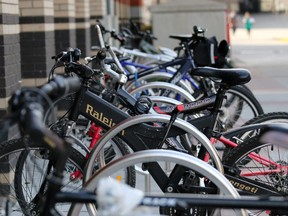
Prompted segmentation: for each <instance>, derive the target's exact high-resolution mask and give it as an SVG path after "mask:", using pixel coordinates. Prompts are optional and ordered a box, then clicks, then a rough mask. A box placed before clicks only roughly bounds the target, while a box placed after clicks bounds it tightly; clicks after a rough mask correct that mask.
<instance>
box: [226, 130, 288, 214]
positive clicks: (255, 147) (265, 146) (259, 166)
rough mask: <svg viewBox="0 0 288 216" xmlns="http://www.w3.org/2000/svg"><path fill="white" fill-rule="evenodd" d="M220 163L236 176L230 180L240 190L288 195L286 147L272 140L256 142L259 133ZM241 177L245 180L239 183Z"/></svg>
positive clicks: (241, 179)
mask: <svg viewBox="0 0 288 216" xmlns="http://www.w3.org/2000/svg"><path fill="white" fill-rule="evenodd" d="M223 164H224V166H226V168H227V170H226V172H225V173H228V174H231V175H232V176H233V178H234V179H237V181H232V184H233V185H234V186H235V187H236V188H238V189H239V191H241V192H242V193H245V194H247V193H248V194H250V195H262V196H269V195H287V192H288V178H287V170H288V166H287V165H288V154H287V149H284V148H282V147H280V146H276V145H273V144H271V143H259V142H258V136H254V137H252V138H250V139H248V140H245V141H244V142H243V143H241V145H239V146H238V147H236V148H234V149H232V150H231V151H230V152H229V153H228V155H227V156H226V157H225V158H224V160H223ZM240 181H243V182H244V183H243V182H242V184H240V183H239V182H240ZM245 182H246V184H247V185H245ZM248 184H253V185H254V187H249V186H248ZM248 189H249V190H248ZM251 211H252V210H251ZM253 214H254V215H265V214H266V215H283V214H284V213H283V212H277V211H276V210H273V211H270V210H269V209H267V210H265V211H261V212H260V211H259V210H258V211H254V212H253ZM285 214H287V212H285Z"/></svg>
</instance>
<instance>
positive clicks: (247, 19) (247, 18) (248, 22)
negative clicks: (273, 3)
mask: <svg viewBox="0 0 288 216" xmlns="http://www.w3.org/2000/svg"><path fill="white" fill-rule="evenodd" d="M242 22H243V23H244V25H245V29H246V30H247V32H248V35H249V36H250V34H251V29H252V27H253V23H254V22H255V19H254V18H253V17H252V16H251V14H250V13H249V12H245V14H244V17H243V19H242Z"/></svg>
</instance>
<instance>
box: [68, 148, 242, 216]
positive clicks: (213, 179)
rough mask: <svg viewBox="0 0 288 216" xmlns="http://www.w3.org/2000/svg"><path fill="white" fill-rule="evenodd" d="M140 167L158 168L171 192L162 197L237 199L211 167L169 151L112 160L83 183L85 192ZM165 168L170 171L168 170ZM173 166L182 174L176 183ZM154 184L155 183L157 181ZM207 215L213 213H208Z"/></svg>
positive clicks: (75, 212)
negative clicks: (104, 179) (211, 195)
mask: <svg viewBox="0 0 288 216" xmlns="http://www.w3.org/2000/svg"><path fill="white" fill-rule="evenodd" d="M143 164H145V165H146V166H148V170H149V171H150V170H151V167H152V166H155V165H156V166H158V165H159V167H160V169H159V171H160V172H161V173H163V174H164V175H163V178H164V179H163V180H164V182H165V183H166V184H169V185H170V186H169V187H170V189H171V190H170V191H169V190H168V191H164V193H165V192H168V193H169V192H170V193H171V192H174V193H188V194H189V193H190V194H192V193H193V194H202V195H205V194H207V193H216V194H217V193H223V194H225V195H230V196H232V197H234V198H237V197H239V196H238V194H237V193H235V191H236V190H235V188H233V187H231V186H232V185H231V184H230V183H229V181H228V180H227V179H226V178H225V177H223V175H222V174H221V173H220V172H218V171H217V170H215V169H214V168H213V167H212V166H210V165H208V164H207V163H205V162H203V161H201V160H199V159H198V158H195V157H192V156H190V155H188V154H184V153H181V152H175V151H171V150H145V151H140V152H136V153H133V154H130V155H126V156H124V157H123V158H119V159H118V160H115V161H113V162H112V163H110V164H108V165H107V166H105V167H103V168H101V169H100V170H98V171H97V172H96V173H95V174H94V175H93V176H92V178H90V179H89V181H88V182H86V184H85V186H84V187H85V189H87V190H91V191H95V189H96V188H97V182H98V181H99V179H101V178H102V177H104V176H105V177H107V176H109V177H113V176H114V175H115V172H118V171H119V170H121V169H125V167H129V166H132V165H137V166H139V167H143ZM167 165H168V166H169V167H170V168H171V169H169V170H168V169H167ZM149 166H150V167H149ZM176 166H178V168H180V170H182V171H183V172H182V174H183V175H182V176H181V177H179V176H177V177H178V178H177V179H178V180H179V181H176V179H174V177H176V176H175V175H177V174H178V173H177V174H176V173H175V169H174V170H173V171H171V170H172V169H173V168H175V167H176ZM180 170H178V171H180ZM153 180H155V181H157V179H153ZM153 180H152V179H151V185H152V186H153V192H160V193H163V191H162V190H161V189H160V188H159V187H161V186H160V185H158V184H156V183H155V182H154V181H153ZM140 186H141V185H140ZM142 190H143V189H142ZM87 207H88V209H89V213H90V215H95V214H96V209H95V206H94V205H87ZM81 208H82V206H81V205H73V206H72V207H71V208H70V210H69V215H70V216H75V215H79V211H80V209H81ZM153 211H158V209H153ZM167 211H168V212H169V215H206V213H207V212H208V211H207V209H203V208H202V209H201V208H197V207H192V208H188V209H187V208H184V209H170V208H169V209H167ZM210 211H212V210H211V209H210ZM162 212H163V209H162ZM200 212H201V213H200Z"/></svg>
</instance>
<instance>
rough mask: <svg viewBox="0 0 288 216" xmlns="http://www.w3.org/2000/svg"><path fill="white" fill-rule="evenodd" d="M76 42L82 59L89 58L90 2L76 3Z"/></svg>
mask: <svg viewBox="0 0 288 216" xmlns="http://www.w3.org/2000/svg"><path fill="white" fill-rule="evenodd" d="M75 6H76V42H77V47H78V48H79V49H81V51H82V57H85V56H90V53H91V52H90V51H91V38H90V8H89V6H90V0H82V1H76V4H75Z"/></svg>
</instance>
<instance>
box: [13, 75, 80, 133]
mask: <svg viewBox="0 0 288 216" xmlns="http://www.w3.org/2000/svg"><path fill="white" fill-rule="evenodd" d="M80 87H81V82H80V80H79V78H78V77H76V76H75V77H68V78H64V77H61V76H57V77H55V78H54V79H53V80H51V81H50V82H49V83H47V84H45V85H43V86H42V87H41V88H23V89H21V90H17V91H16V92H15V93H14V94H13V95H12V97H11V98H10V100H9V102H8V106H9V107H8V110H9V112H10V116H8V119H9V120H10V121H11V124H15V123H18V124H19V126H20V128H21V130H22V132H24V134H29V133H30V132H31V131H34V130H36V129H37V128H38V129H39V130H40V131H42V130H44V128H45V127H44V125H43V115H44V112H45V108H47V103H48V105H50V104H49V103H50V100H56V99H57V98H60V97H62V96H64V95H66V94H68V93H72V92H75V91H77V90H78V89H79V88H80ZM38 129H37V130H38Z"/></svg>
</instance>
